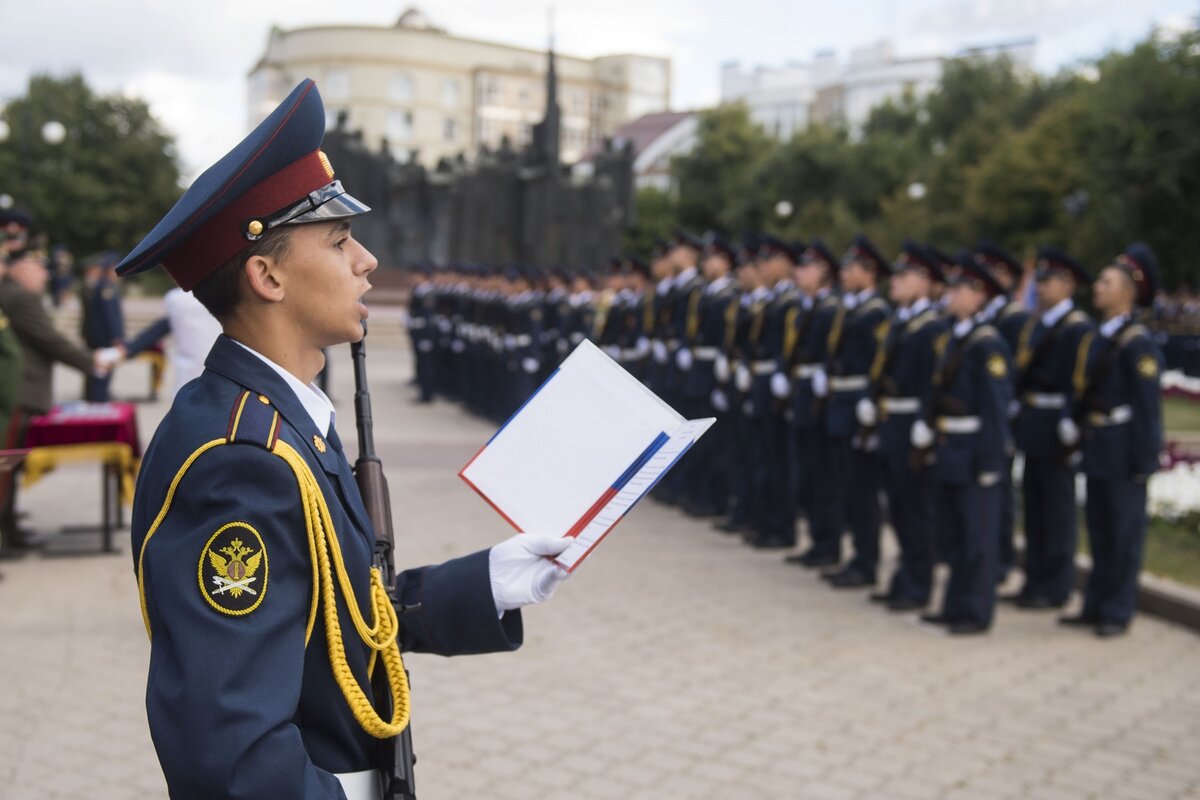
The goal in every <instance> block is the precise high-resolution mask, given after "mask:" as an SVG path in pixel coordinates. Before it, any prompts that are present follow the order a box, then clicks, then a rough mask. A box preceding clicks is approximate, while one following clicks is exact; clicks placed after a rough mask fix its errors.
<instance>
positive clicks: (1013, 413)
mask: <svg viewBox="0 0 1200 800" xmlns="http://www.w3.org/2000/svg"><path fill="white" fill-rule="evenodd" d="M1020 413H1021V401H1020V400H1013V401H1011V402H1009V404H1008V418H1009V419H1016V418H1017V414H1020Z"/></svg>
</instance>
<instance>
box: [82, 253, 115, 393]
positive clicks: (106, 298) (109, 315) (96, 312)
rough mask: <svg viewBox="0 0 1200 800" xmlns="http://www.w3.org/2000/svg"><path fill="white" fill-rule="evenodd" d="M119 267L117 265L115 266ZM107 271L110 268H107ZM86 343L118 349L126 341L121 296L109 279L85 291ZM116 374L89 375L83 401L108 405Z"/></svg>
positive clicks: (84, 319)
mask: <svg viewBox="0 0 1200 800" xmlns="http://www.w3.org/2000/svg"><path fill="white" fill-rule="evenodd" d="M113 263H115V262H113ZM104 266H105V267H107V264H105V265H104ZM83 341H84V343H85V344H86V345H87V346H88V347H89V348H90V349H92V350H96V349H98V348H102V347H115V346H116V345H118V344H121V343H123V342H124V341H125V315H124V313H123V312H122V311H121V293H120V292H119V291H118V290H117V287H116V286H114V285H113V282H112V281H111V280H109V278H108V276H107V275H102V276H101V277H100V278H99V280H97V281H96V283H95V285H93V286H91V287H90V288H88V289H85V298H84V304H83ZM111 381H112V373H111V372H110V373H109V374H107V375H103V376H99V375H93V374H91V373H90V372H89V373H87V375H86V377H85V378H84V390H83V399H85V400H87V401H89V402H92V403H105V402H108V400H109V399H110V398H109V391H108V387H109V384H110V383H111Z"/></svg>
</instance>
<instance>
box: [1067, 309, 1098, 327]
mask: <svg viewBox="0 0 1200 800" xmlns="http://www.w3.org/2000/svg"><path fill="white" fill-rule="evenodd" d="M1091 321H1092V318H1091V317H1089V316H1088V315H1087V314H1085V313H1083V312H1082V311H1080V310H1079V309H1078V308H1077V309H1075V310H1074V311H1072V312H1071V313H1070V314H1067V320H1066V323H1067V324H1068V325H1081V324H1088V323H1091Z"/></svg>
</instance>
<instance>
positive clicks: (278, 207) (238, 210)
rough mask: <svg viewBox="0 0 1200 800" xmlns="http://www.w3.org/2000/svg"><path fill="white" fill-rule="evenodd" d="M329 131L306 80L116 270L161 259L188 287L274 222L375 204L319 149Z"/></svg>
mask: <svg viewBox="0 0 1200 800" xmlns="http://www.w3.org/2000/svg"><path fill="white" fill-rule="evenodd" d="M324 135H325V106H324V104H323V103H322V102H321V95H320V93H319V92H318V91H317V86H316V84H315V83H313V82H312V81H311V80H304V81H302V82H301V83H300V84H299V85H298V86H297V87H296V88H295V89H293V90H292V93H291V94H290V95H288V97H287V99H286V100H284V101H283V102H282V103H281V104H280V105H279V107H278V108H276V109H275V110H274V111H273V112H271V114H270V115H269V116H268V117H267V118H266V119H264V120H263V121H262V122H261V123H259V125H258V127H256V128H255V129H254V130H253V131H251V132H250V135H249V136H247V137H246V138H245V139H243V140H242V141H241V142H240V143H239V144H238V145H237V146H236V147H234V148H233V150H231V151H230V152H229V153H228V154H226V155H225V156H224V157H223V158H222V159H221V160H220V161H218V162H217V163H216V164H214V165H212V166H211V167H209V168H208V169H207V170H205V171H204V172H203V173H202V174H201V175H200V177H198V178H197V179H196V180H195V182H194V183H193V184H192V185H191V187H189V188H188V190H187V191H186V192H184V194H183V197H181V198H179V201H178V202H177V203H176V204H175V206H174V207H173V208H172V209H171V210H170V211H168V212H167V215H166V216H165V217H163V218H162V220H161V221H160V222H159V223H158V224H157V225H155V226H154V229H153V230H152V231H150V233H149V235H147V236H146V238H145V239H143V240H142V241H141V243H140V244H138V246H137V247H135V248H134V249H133V251H132V252H130V253H129V255H127V256H125V258H124V259H122V261H121V263H120V264H118V265H117V273H118V274H119V275H122V276H126V275H135V274H137V273H139V272H144V271H145V270H148V269H150V268H152V267H154V266H156V265H158V264H162V265H163V267H164V268H165V269H166V270H167V272H168V273H170V275H171V277H172V278H174V279H175V282H176V283H178V284H179V286H180V287H181V288H183V289H185V290H189V291H190V290H191V289H193V288H195V287H196V285H197V284H199V283H200V282H201V281H203V280H204V279H205V278H206V277H208V275H210V274H211V273H212V272H213V271H214V270H216V269H217V267H219V266H221V265H222V264H224V263H225V262H227V261H228V260H229V259H231V258H233V257H234V256H235V255H237V254H238V253H239V252H241V251H242V250H243V249H245V248H246V247H249V246H250V245H251V244H252V243H253V242H255V241H257V240H258V239H261V238H262V237H263V236H264V235H266V233H268V232H269V231H270V230H271V229H273V228H275V227H278V226H280V225H297V224H303V223H306V222H319V221H322V220H331V219H341V218H343V217H352V216H357V215H358V214H364V213H366V212H367V211H370V208H368V207H367V206H365V205H363V204H362V203H361V202H359V201H358V200H356V199H355V198H354V197H352V196H351V195H349V194H347V193H346V191H345V190H344V189H343V188H342V184H341V182H340V181H338V180H335V179H334V172H333V167H332V166H331V165H330V163H329V159H327V158H326V157H325V154H324V153H322V152H321V151H320V146H321V139H322V138H323V137H324Z"/></svg>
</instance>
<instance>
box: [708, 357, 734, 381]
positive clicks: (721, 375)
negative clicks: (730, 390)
mask: <svg viewBox="0 0 1200 800" xmlns="http://www.w3.org/2000/svg"><path fill="white" fill-rule="evenodd" d="M732 375H733V373H732V371H731V370H730V369H729V359H728V358H726V357H725V354H724V353H721V354H720V355H718V356H717V358H716V360H715V361H713V376H714V377H716V379H717V383H729V379H730V377H732Z"/></svg>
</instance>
